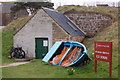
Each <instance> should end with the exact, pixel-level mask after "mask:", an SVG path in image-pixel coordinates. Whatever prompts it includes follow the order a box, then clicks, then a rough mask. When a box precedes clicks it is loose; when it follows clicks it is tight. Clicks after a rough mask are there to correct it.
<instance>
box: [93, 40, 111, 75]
mask: <svg viewBox="0 0 120 80" xmlns="http://www.w3.org/2000/svg"><path fill="white" fill-rule="evenodd" d="M97 60H99V61H104V62H109V66H110V68H109V76H110V77H111V76H112V42H103V41H96V42H95V44H94V72H97Z"/></svg>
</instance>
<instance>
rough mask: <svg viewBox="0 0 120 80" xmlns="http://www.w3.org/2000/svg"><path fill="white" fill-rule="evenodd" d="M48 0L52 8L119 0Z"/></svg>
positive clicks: (2, 0) (116, 0)
mask: <svg viewBox="0 0 120 80" xmlns="http://www.w3.org/2000/svg"><path fill="white" fill-rule="evenodd" d="M5 1H6V2H8V1H16V0H0V2H5ZM23 1H26V0H23ZM27 1H29V0H27ZM30 1H32V0H30ZM33 1H35V0H33ZM37 1H39V0H37ZM40 1H41V0H40ZM50 1H51V2H53V3H54V8H57V7H58V6H62V5H85V6H87V5H95V3H109V4H110V5H112V2H114V3H116V5H117V2H119V1H120V0H50Z"/></svg>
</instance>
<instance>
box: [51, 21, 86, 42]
mask: <svg viewBox="0 0 120 80" xmlns="http://www.w3.org/2000/svg"><path fill="white" fill-rule="evenodd" d="M52 33H53V44H54V43H55V42H56V41H76V42H82V41H83V39H84V38H85V36H71V35H69V34H68V33H67V32H66V31H65V30H63V29H62V28H61V27H60V26H59V25H58V24H57V23H55V22H54V23H53V29H52Z"/></svg>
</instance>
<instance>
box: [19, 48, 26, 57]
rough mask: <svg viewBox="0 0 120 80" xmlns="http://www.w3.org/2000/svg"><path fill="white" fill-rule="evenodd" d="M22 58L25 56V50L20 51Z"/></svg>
mask: <svg viewBox="0 0 120 80" xmlns="http://www.w3.org/2000/svg"><path fill="white" fill-rule="evenodd" d="M22 58H25V51H23V50H22V51H21V52H20V53H19V59H22Z"/></svg>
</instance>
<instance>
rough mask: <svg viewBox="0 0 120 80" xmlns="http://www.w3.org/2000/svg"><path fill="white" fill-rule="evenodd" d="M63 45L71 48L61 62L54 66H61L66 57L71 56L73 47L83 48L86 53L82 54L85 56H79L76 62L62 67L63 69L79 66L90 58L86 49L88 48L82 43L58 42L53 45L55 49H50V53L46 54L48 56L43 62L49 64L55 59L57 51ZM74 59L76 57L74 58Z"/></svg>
mask: <svg viewBox="0 0 120 80" xmlns="http://www.w3.org/2000/svg"><path fill="white" fill-rule="evenodd" d="M61 45H66V46H69V48H68V50H67V51H66V53H65V54H64V55H63V57H62V58H61V59H60V61H59V62H58V63H57V64H54V65H61V63H62V62H63V60H64V59H65V57H66V56H67V55H68V54H69V52H70V50H71V49H72V48H73V46H75V47H83V48H84V51H83V52H82V53H83V54H82V55H80V56H78V57H77V58H76V60H73V62H71V63H70V64H69V65H62V66H63V67H69V66H73V65H77V64H79V63H81V62H82V61H83V60H84V59H85V58H86V57H87V56H88V50H87V49H86V47H85V46H84V45H83V44H82V43H79V42H69V41H57V42H56V43H55V44H54V45H53V47H52V48H51V49H50V51H49V52H48V53H47V54H46V56H45V57H44V58H43V59H42V61H44V62H47V63H49V61H50V59H51V58H52V57H53V55H54V56H55V55H56V53H57V52H56V51H57V50H58V49H59V47H60V46H61ZM72 57H74V56H72ZM69 60H70V59H69ZM66 64H68V63H66Z"/></svg>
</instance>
